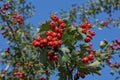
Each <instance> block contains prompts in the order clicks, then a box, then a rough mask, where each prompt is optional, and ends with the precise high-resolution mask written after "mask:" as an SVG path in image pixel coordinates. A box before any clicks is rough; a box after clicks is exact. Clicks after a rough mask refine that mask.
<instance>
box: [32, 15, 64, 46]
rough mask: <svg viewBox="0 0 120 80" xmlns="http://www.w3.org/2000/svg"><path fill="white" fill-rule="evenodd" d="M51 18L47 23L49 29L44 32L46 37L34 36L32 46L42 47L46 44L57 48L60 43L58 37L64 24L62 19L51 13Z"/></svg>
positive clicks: (59, 37) (60, 35) (60, 36)
mask: <svg viewBox="0 0 120 80" xmlns="http://www.w3.org/2000/svg"><path fill="white" fill-rule="evenodd" d="M51 19H52V20H53V21H51V22H50V23H49V26H50V28H51V30H48V31H47V32H46V38H41V37H38V38H35V39H34V40H33V45H34V46H36V47H40V48H43V47H45V46H47V45H48V46H51V47H53V48H57V47H59V46H60V45H61V44H62V41H61V40H60V39H61V38H62V34H63V30H64V28H65V27H66V24H65V23H64V21H63V20H62V19H60V18H58V16H57V15H51Z"/></svg>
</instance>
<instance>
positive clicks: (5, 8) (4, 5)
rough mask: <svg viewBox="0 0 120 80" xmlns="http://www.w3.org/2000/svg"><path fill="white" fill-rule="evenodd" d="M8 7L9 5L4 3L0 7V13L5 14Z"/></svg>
mask: <svg viewBox="0 0 120 80" xmlns="http://www.w3.org/2000/svg"><path fill="white" fill-rule="evenodd" d="M9 8H11V6H10V5H9V4H7V3H4V4H3V6H2V7H1V13H2V14H5V13H6V11H7V10H8V9H9Z"/></svg>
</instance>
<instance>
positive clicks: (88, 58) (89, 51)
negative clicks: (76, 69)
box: [82, 44, 96, 63]
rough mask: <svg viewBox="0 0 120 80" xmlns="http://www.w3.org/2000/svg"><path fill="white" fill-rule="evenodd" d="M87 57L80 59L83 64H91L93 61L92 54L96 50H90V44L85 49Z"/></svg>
mask: <svg viewBox="0 0 120 80" xmlns="http://www.w3.org/2000/svg"><path fill="white" fill-rule="evenodd" d="M87 52H88V55H87V56H86V57H84V58H83V59H82V62H83V63H88V62H89V61H90V62H92V61H93V60H94V54H95V52H96V50H94V49H92V44H89V47H88V48H87Z"/></svg>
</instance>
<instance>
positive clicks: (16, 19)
mask: <svg viewBox="0 0 120 80" xmlns="http://www.w3.org/2000/svg"><path fill="white" fill-rule="evenodd" d="M13 20H14V23H13V24H14V25H16V24H18V25H20V26H21V25H22V24H23V21H24V18H23V17H22V16H21V15H19V14H17V13H16V12H14V13H13Z"/></svg>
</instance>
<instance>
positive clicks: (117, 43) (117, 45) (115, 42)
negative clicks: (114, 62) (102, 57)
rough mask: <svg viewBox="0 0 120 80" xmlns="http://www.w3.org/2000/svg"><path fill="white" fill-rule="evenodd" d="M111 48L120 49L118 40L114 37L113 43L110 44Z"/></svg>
mask: <svg viewBox="0 0 120 80" xmlns="http://www.w3.org/2000/svg"><path fill="white" fill-rule="evenodd" d="M110 47H111V49H112V50H115V49H120V40H118V39H116V40H115V41H113V43H111V44H110Z"/></svg>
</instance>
